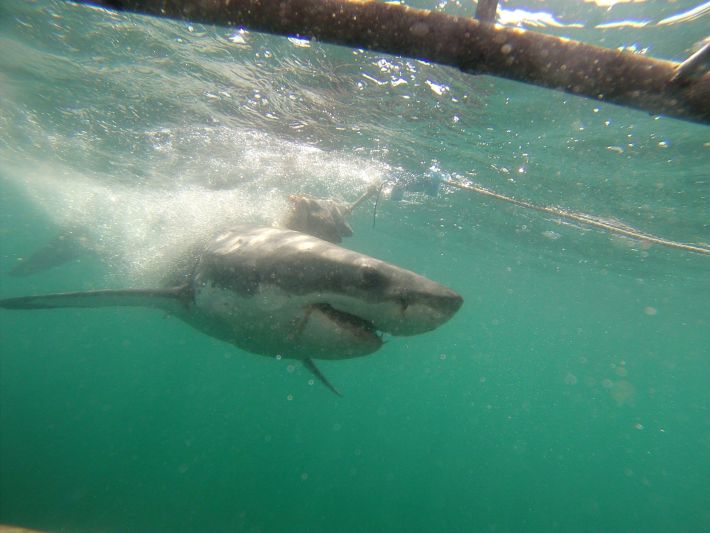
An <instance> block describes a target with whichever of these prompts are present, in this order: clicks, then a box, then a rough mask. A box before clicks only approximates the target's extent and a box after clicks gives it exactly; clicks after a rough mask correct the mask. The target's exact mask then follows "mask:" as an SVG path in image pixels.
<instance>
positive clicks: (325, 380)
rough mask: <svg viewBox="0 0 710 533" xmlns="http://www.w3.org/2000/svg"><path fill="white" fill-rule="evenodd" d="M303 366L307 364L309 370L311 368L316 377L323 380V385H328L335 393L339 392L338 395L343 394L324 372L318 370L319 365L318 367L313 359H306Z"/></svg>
mask: <svg viewBox="0 0 710 533" xmlns="http://www.w3.org/2000/svg"><path fill="white" fill-rule="evenodd" d="M303 366H305V367H306V368H307V369H308V370H310V371H311V373H312V374H313V375H314V376H315V377H317V378H318V379H319V380H320V382H321V383H322V384H323V385H325V386H326V387H328V388H329V389H330V390H331V391H332V392H334V393H335V394H337V395H338V396H342V394H340V392H339V391H338V389H336V388H335V387H333V385H332V384H331V383H330V381H328V378H326V377H325V376H324V375H323V373H322V372H321V371H320V370H318V367H317V366H316V364H315V363H314V362H313V359H304V360H303Z"/></svg>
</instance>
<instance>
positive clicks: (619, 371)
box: [614, 366, 629, 378]
mask: <svg viewBox="0 0 710 533" xmlns="http://www.w3.org/2000/svg"><path fill="white" fill-rule="evenodd" d="M614 372H616V375H617V376H619V377H622V378H623V377H626V376H628V375H629V371H628V370H626V367H624V366H617V367H616V370H614Z"/></svg>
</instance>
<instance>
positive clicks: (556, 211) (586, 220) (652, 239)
mask: <svg viewBox="0 0 710 533" xmlns="http://www.w3.org/2000/svg"><path fill="white" fill-rule="evenodd" d="M442 183H443V184H445V185H448V186H449V187H453V188H456V189H461V190H464V191H471V192H475V193H477V194H481V195H484V196H488V197H490V198H496V199H497V200H502V201H504V202H508V203H511V204H514V205H517V206H520V207H524V208H526V209H533V210H535V211H541V212H543V213H549V214H551V215H555V216H558V217H561V218H566V219H568V220H574V221H575V222H579V223H581V224H585V225H587V226H592V227H595V228H599V229H602V230H604V231H608V232H609V233H614V234H616V235H623V236H625V237H631V238H633V239H637V240H639V241H643V242H648V243H652V244H658V245H661V246H666V247H668V248H675V249H677V250H684V251H686V252H693V253H696V254H703V255H710V248H707V247H705V246H701V245H696V244H688V243H683V242H677V241H671V240H668V239H663V238H661V237H656V236H655V235H649V234H648V233H643V232H642V231H638V230H635V229H633V228H628V227H620V226H616V225H614V224H612V223H610V222H605V221H603V220H599V219H597V218H594V217H592V216H590V215H585V214H584V213H575V212H573V211H568V210H566V209H561V208H559V207H550V206H541V205H536V204H533V203H530V202H526V201H525V200H518V199H516V198H511V197H510V196H505V195H503V194H500V193H497V192H495V191H491V190H489V189H486V188H485V187H481V186H480V185H474V184H465V183H458V182H455V181H451V180H444V181H442Z"/></svg>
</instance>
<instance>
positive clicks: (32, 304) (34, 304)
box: [0, 287, 191, 309]
mask: <svg viewBox="0 0 710 533" xmlns="http://www.w3.org/2000/svg"><path fill="white" fill-rule="evenodd" d="M190 298H191V294H190V291H189V288H188V287H172V288H168V289H104V290H98V291H82V292H64V293H54V294H42V295H38V296H22V297H19V298H7V299H5V300H0V307H1V308H4V309H58V308H62V307H126V306H128V307H157V308H160V309H166V308H168V309H169V308H171V307H175V306H176V304H177V305H180V304H182V305H186V304H187V303H189V301H190Z"/></svg>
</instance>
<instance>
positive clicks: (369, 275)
mask: <svg viewBox="0 0 710 533" xmlns="http://www.w3.org/2000/svg"><path fill="white" fill-rule="evenodd" d="M360 272H361V275H362V284H363V286H364V287H365V288H368V289H376V288H378V287H382V286H383V285H384V284H385V278H384V277H383V276H382V274H380V273H379V272H378V271H377V269H376V268H375V267H373V266H369V265H368V266H364V267H362V270H361V271H360Z"/></svg>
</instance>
